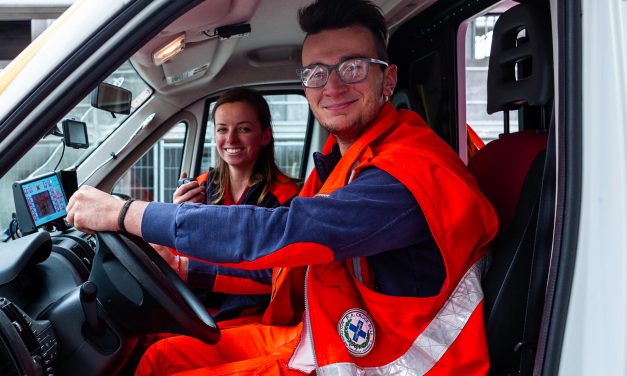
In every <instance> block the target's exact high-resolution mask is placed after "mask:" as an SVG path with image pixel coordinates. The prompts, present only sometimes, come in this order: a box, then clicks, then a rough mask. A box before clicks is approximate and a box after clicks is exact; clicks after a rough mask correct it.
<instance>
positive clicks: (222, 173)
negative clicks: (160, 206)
mask: <svg viewBox="0 0 627 376" xmlns="http://www.w3.org/2000/svg"><path fill="white" fill-rule="evenodd" d="M211 117H212V119H213V121H214V124H215V127H214V128H215V140H216V147H217V150H218V155H219V158H218V161H217V163H216V167H215V168H211V169H209V172H207V173H205V174H202V175H201V176H199V177H198V178H196V179H195V180H192V181H190V182H188V183H185V184H183V185H181V186H180V187H179V188H177V190H176V191H175V192H174V196H173V202H174V203H177V204H182V203H186V202H191V203H206V204H212V205H256V206H262V207H276V206H280V205H286V204H288V203H289V200H290V199H291V198H292V197H293V196H295V195H296V194H297V193H298V191H299V188H298V186H297V185H296V183H295V182H294V181H293V180H292V179H290V178H289V177H287V176H285V175H283V174H282V173H281V172H280V170H279V168H278V167H277V165H276V163H275V161H274V139H273V137H272V127H271V125H270V121H271V116H270V109H269V107H268V103H267V102H266V101H265V99H264V98H263V97H262V96H261V95H260V94H259V93H257V92H256V91H253V90H250V89H245V88H236V89H232V90H229V91H227V92H225V93H224V94H222V95H221V96H220V97H219V98H218V100H217V101H216V104H215V107H214V108H213V111H212V113H211ZM186 177H187V174H186V173H185V172H183V173H182V174H181V178H186ZM159 253H160V254H161V255H162V256H163V257H164V258H165V259H166V260H167V261H168V262H169V263H170V265H171V266H172V267H173V269H174V270H175V271H177V272H178V273H179V275H180V276H181V278H182V279H183V280H184V281H186V282H187V283H188V285H190V286H191V287H197V288H201V289H202V290H204V291H209V292H210V294H208V297H209V300H210V301H209V305H210V306H214V307H215V308H217V309H218V311H217V312H214V315H215V318H216V320H224V319H228V318H232V317H235V316H247V315H250V314H254V313H258V312H259V311H260V310H261V309H263V308H265V306H266V305H267V304H268V302H269V300H270V295H269V294H270V292H271V289H270V285H271V277H272V269H264V270H254V271H252V270H251V271H245V270H238V269H231V268H225V267H220V266H216V265H212V264H206V263H202V262H199V261H195V260H189V259H187V258H186V257H183V256H179V255H175V254H174V253H170V252H164V251H163V250H161V251H159ZM220 293H221V294H220Z"/></svg>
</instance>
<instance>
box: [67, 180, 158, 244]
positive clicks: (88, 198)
mask: <svg viewBox="0 0 627 376" xmlns="http://www.w3.org/2000/svg"><path fill="white" fill-rule="evenodd" d="M147 205H148V203H147V202H141V201H134V202H133V203H132V204H131V206H130V207H129V208H128V211H127V213H126V219H125V221H124V224H125V227H126V229H127V231H128V232H129V233H131V234H135V235H138V236H141V219H142V216H143V215H144V209H145V208H146V206H147ZM122 206H124V201H121V200H118V199H116V198H115V197H113V196H111V195H110V194H108V193H105V192H102V191H100V190H98V189H96V188H94V187H90V186H82V187H81V188H80V189H79V190H78V191H76V193H74V194H73V195H72V197H70V201H69V202H68V205H67V221H68V222H70V223H71V224H73V225H74V227H76V229H78V230H80V231H83V232H87V233H90V234H93V233H94V232H96V231H119V230H120V227H119V226H118V217H119V215H120V211H121V210H122Z"/></svg>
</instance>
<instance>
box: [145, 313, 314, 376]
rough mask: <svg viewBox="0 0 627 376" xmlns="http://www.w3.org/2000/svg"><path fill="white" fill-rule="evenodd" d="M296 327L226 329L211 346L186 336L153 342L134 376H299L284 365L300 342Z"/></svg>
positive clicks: (258, 325)
mask: <svg viewBox="0 0 627 376" xmlns="http://www.w3.org/2000/svg"><path fill="white" fill-rule="evenodd" d="M301 330H302V323H301V324H299V325H296V326H290V327H285V326H268V325H263V324H249V325H244V326H237V327H231V328H226V329H223V330H222V337H221V339H220V341H219V342H218V343H217V344H215V345H207V344H205V343H203V342H201V341H199V340H197V339H194V338H191V337H186V336H174V337H170V338H166V339H163V340H161V341H158V342H156V343H155V344H153V345H152V346H150V347H149V348H148V350H146V353H145V354H144V356H143V357H142V359H141V361H140V363H139V365H138V366H137V369H136V371H135V376H148V375H164V376H165V375H176V376H192V375H194V376H196V375H215V376H220V375H299V376H302V375H303V373H301V372H298V371H294V370H289V369H288V368H287V362H288V361H289V359H290V356H291V355H292V353H293V351H294V348H295V347H296V345H297V344H298V341H299V339H300V333H301Z"/></svg>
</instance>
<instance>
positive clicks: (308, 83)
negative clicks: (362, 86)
mask: <svg viewBox="0 0 627 376" xmlns="http://www.w3.org/2000/svg"><path fill="white" fill-rule="evenodd" d="M371 63H374V64H381V65H384V66H386V67H387V66H388V65H389V64H388V63H386V62H385V61H383V60H379V59H373V58H370V57H357V58H354V59H348V60H344V61H342V62H341V63H338V64H335V65H326V64H312V65H308V66H306V67H304V68H301V69H297V70H296V73H297V74H298V77H300V79H301V81H302V82H303V85H304V86H305V87H308V88H317V87H323V86H324V85H326V84H327V81H329V76H330V75H331V72H332V71H334V70H335V71H336V72H337V75H338V77H339V78H340V80H341V81H342V82H343V83H345V84H354V83H357V82H360V81H363V80H365V79H366V77H368V68H369V67H370V64H371Z"/></svg>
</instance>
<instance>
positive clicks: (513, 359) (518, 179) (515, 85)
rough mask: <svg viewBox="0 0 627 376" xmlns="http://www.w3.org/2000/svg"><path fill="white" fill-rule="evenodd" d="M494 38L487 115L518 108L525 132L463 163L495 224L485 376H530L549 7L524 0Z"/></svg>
mask: <svg viewBox="0 0 627 376" xmlns="http://www.w3.org/2000/svg"><path fill="white" fill-rule="evenodd" d="M492 38H493V40H492V47H491V52H490V64H489V68H488V87H487V88H488V104H487V111H488V113H494V112H497V111H506V114H508V111H510V110H517V109H520V108H523V116H522V119H523V125H524V126H526V127H528V129H529V130H523V131H519V132H515V133H511V134H507V133H508V132H507V131H508V126H506V127H505V129H506V134H503V135H501V136H500V137H499V139H497V140H494V141H492V142H491V143H489V144H487V145H486V146H485V147H483V148H482V149H480V150H479V151H478V152H477V153H476V154H475V155H474V156H473V158H472V159H471V160H470V161H469V164H468V167H469V168H470V170H471V172H472V173H473V175H474V176H475V179H476V180H477V182H478V184H479V187H480V188H481V189H482V191H483V192H484V194H485V195H486V197H487V198H488V199H489V200H490V202H491V203H492V205H493V206H494V207H495V209H496V211H497V213H498V215H499V218H500V221H501V229H500V232H499V235H498V236H497V239H496V241H495V243H494V246H493V249H492V252H491V259H490V261H489V263H488V268H487V271H486V273H485V276H484V279H483V289H484V306H485V321H486V334H487V341H488V350H489V355H490V364H491V368H490V374H491V375H528V374H531V373H532V371H533V365H534V357H535V350H536V346H537V338H538V332H539V327H540V322H541V314H542V307H543V304H544V294H545V291H544V290H545V287H546V278H547V274H548V265H549V261H550V254H551V242H552V227H553V226H552V224H553V211H554V186H555V153H554V138H553V136H552V132H553V127H552V125H551V123H552V121H551V119H552V118H553V116H552V108H553V105H552V103H553V99H552V98H553V77H552V69H553V64H552V47H551V24H550V15H549V12H548V9H547V8H545V7H544V6H542V5H539V4H536V3H530V2H528V3H522V4H519V5H516V6H514V7H512V8H510V9H509V10H507V11H506V12H505V13H503V14H502V15H501V16H500V17H499V19H498V20H497V22H496V24H495V26H494V30H493V36H492ZM534 114H535V115H537V116H536V117H535V118H534V116H533V115H534ZM527 115H529V116H527ZM505 120H506V122H507V121H508V116H505ZM534 122H536V124H532V123H534ZM547 128H548V130H547Z"/></svg>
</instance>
